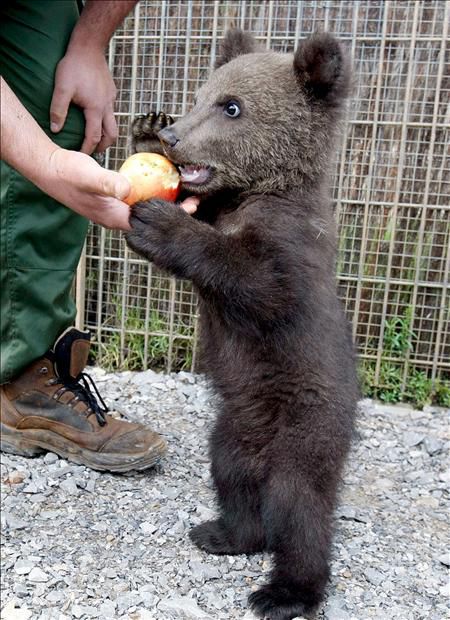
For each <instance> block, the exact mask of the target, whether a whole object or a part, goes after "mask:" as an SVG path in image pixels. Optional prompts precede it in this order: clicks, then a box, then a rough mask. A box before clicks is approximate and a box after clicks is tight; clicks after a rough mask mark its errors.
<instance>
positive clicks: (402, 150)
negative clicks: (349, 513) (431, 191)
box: [375, 2, 421, 381]
mask: <svg viewBox="0 0 450 620" xmlns="http://www.w3.org/2000/svg"><path fill="white" fill-rule="evenodd" d="M420 8H421V6H420V3H419V2H416V3H415V5H414V15H413V28H412V33H411V41H410V45H409V62H408V73H407V76H406V86H405V93H406V100H405V102H404V106H403V120H402V129H401V136H400V142H399V148H400V153H399V159H398V165H397V179H396V184H395V194H394V199H393V206H392V220H391V221H392V228H391V237H390V240H389V251H388V261H387V267H386V279H385V288H384V297H383V309H382V312H381V324H380V337H379V341H378V342H379V346H380V349H379V350H380V355H379V356H378V359H377V362H376V366H375V381H378V379H379V375H380V367H381V359H382V354H383V339H384V330H385V326H386V316H387V309H388V299H389V292H390V286H391V269H392V258H393V255H394V246H395V235H396V229H397V212H398V206H399V199H400V191H401V187H402V181H403V168H404V164H405V162H404V159H405V149H406V146H405V145H406V133H407V129H408V127H407V124H406V121H407V118H408V114H409V110H410V105H411V99H410V93H411V81H412V75H413V71H414V66H415V65H414V61H413V59H414V49H415V46H416V32H417V22H418V20H419V10H420ZM414 310H415V308H413V316H414Z"/></svg>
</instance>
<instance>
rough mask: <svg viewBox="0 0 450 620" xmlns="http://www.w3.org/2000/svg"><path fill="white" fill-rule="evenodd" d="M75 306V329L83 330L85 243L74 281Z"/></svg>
mask: <svg viewBox="0 0 450 620" xmlns="http://www.w3.org/2000/svg"><path fill="white" fill-rule="evenodd" d="M75 305H76V308H77V314H76V316H75V327H76V328H77V329H81V330H83V329H84V315H85V307H86V241H85V242H84V244H83V249H82V251H81V256H80V260H79V261H78V265H77V273H76V279H75Z"/></svg>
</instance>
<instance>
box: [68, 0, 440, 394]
mask: <svg viewBox="0 0 450 620" xmlns="http://www.w3.org/2000/svg"><path fill="white" fill-rule="evenodd" d="M449 23H450V4H449V3H448V2H444V1H432V0H426V1H415V0H412V1H399V0H396V1H393V2H389V1H388V0H370V1H361V2H357V1H350V2H349V1H339V0H337V1H335V0H331V1H309V0H305V1H300V2H298V1H290V0H282V1H260V0H251V1H250V0H249V1H245V0H242V1H240V2H213V1H207V0H204V1H176V0H173V1H170V2H164V1H162V2H160V1H157V2H154V1H150V0H142V1H141V2H140V3H139V4H138V5H137V6H136V8H135V10H134V13H133V14H131V15H130V16H129V17H128V18H127V19H126V21H125V23H124V25H123V27H122V28H121V29H120V30H119V31H118V32H117V33H116V35H115V36H114V38H113V39H112V41H111V44H110V48H109V60H110V66H111V69H112V71H113V74H114V77H115V80H116V84H117V87H118V91H119V95H118V103H117V118H118V124H119V128H120V138H119V141H118V144H117V146H116V147H115V148H113V149H111V151H110V153H109V156H108V160H107V165H108V166H109V167H111V168H113V169H117V168H118V167H119V165H120V164H121V162H122V161H123V160H124V159H125V157H126V156H127V155H128V154H129V150H128V135H129V129H130V122H131V120H132V119H133V117H134V116H135V115H137V114H140V113H145V112H148V111H150V110H160V109H162V110H164V111H165V112H167V113H169V114H171V115H173V116H174V117H179V116H182V115H184V114H185V113H186V111H188V110H189V108H190V106H191V105H192V102H193V97H194V93H195V92H196V90H197V89H198V87H199V86H200V85H201V84H202V83H203V82H204V81H205V79H206V78H207V75H208V72H209V70H210V68H211V67H212V65H213V63H214V58H215V54H216V52H217V49H218V45H219V44H220V40H221V37H222V36H223V34H224V32H225V31H226V29H227V28H229V27H231V26H239V27H241V28H243V29H244V30H248V31H250V32H252V33H254V34H255V35H256V37H257V39H258V40H260V41H262V42H263V44H265V45H267V47H270V48H271V49H274V50H277V51H283V52H285V51H292V50H293V49H294V47H295V44H296V42H297V41H298V40H299V39H301V38H303V37H305V36H308V35H309V34H310V33H313V32H316V31H323V30H326V31H330V32H332V33H334V34H335V35H337V36H338V37H339V38H340V39H341V40H342V41H343V42H344V43H345V44H346V45H347V46H348V48H349V50H350V52H351V54H352V57H353V64H354V70H355V92H354V97H353V100H352V102H351V105H350V109H349V123H348V129H347V136H346V139H345V140H344V141H343V145H342V149H341V152H340V154H339V156H338V160H337V162H336V175H335V180H334V195H335V199H336V205H337V215H338V218H339V226H340V242H339V257H338V286H339V291H340V295H341V298H342V300H343V301H344V303H345V306H346V310H347V314H348V316H349V318H350V320H351V321H352V324H353V333H354V336H355V340H356V343H357V347H358V349H359V352H360V355H361V358H362V360H363V363H364V366H365V367H364V373H365V378H366V381H367V382H368V384H371V385H372V386H378V393H379V394H380V393H381V395H382V396H383V389H388V388H389V389H390V387H391V388H392V389H394V391H395V389H398V390H400V392H401V393H403V394H404V393H405V390H407V389H408V385H410V384H411V382H412V383H414V381H416V382H417V381H419V382H420V381H421V380H422V381H428V382H430V381H435V380H436V379H439V380H440V381H442V380H445V379H446V378H448V376H449V371H450V333H449V332H450V329H449V322H450V316H449V314H450V310H449V307H450V304H449V298H450V295H449V265H450V250H449V246H450V223H449V222H450V206H449V205H450V200H449V197H450V158H449V152H448V148H449V122H450V112H449V94H450V84H449V32H448V30H449ZM77 297H78V307H79V323H80V324H83V325H85V326H86V327H88V328H89V329H90V330H91V331H93V333H94V334H95V336H96V347H97V361H98V363H100V364H103V365H105V366H108V367H120V368H146V367H149V366H150V367H159V368H164V369H166V370H173V369H181V368H191V367H192V366H193V364H194V363H195V356H196V301H195V295H194V294H193V292H192V289H191V286H190V284H189V283H186V282H175V281H174V280H172V279H171V278H168V277H167V276H166V275H164V274H161V273H160V272H158V271H157V270H156V269H155V268H153V267H152V266H151V265H149V264H148V263H146V262H145V261H143V260H141V259H140V258H138V257H137V256H136V255H134V254H132V253H131V252H130V251H129V250H128V249H127V247H126V245H125V243H124V241H123V239H122V238H121V236H120V234H118V233H116V232H110V231H106V230H103V229H100V228H99V227H94V228H93V229H92V231H91V233H90V235H89V238H88V242H87V248H86V253H85V256H84V258H83V260H82V262H81V264H80V268H79V274H78V284H77ZM392 386H393V387H392ZM393 400H395V399H394V398H393Z"/></svg>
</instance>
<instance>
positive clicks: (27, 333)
mask: <svg viewBox="0 0 450 620" xmlns="http://www.w3.org/2000/svg"><path fill="white" fill-rule="evenodd" d="M78 16H79V10H78V5H77V2H76V0H34V1H33V2H30V1H29V0H8V2H4V3H3V6H2V7H1V8H0V70H1V74H2V76H3V77H4V79H5V80H6V81H7V82H8V84H9V85H10V87H11V88H12V89H13V91H14V92H15V94H16V95H17V97H18V98H19V99H20V100H21V102H22V103H23V104H24V106H25V107H26V108H27V109H28V110H29V111H30V112H31V114H32V115H33V116H34V118H35V119H36V121H37V122H38V123H39V125H40V126H41V127H42V129H43V130H44V131H45V132H46V133H47V134H48V135H50V136H51V137H52V139H53V140H54V141H55V142H56V143H57V144H59V145H60V146H62V147H64V148H68V149H75V150H78V149H79V148H80V146H81V143H82V141H83V134H84V116H83V113H82V111H81V110H80V109H79V108H77V107H75V106H71V108H70V110H69V114H68V116H67V120H66V123H65V126H64V128H63V130H62V131H61V132H60V133H59V134H57V135H53V134H51V132H50V130H49V123H50V121H49V109H50V102H51V98H52V93H53V84H54V75H55V69H56V65H57V64H58V62H59V60H60V59H61V58H62V56H63V55H64V53H65V50H66V47H67V43H68V41H69V38H70V34H71V32H72V29H73V27H74V25H75V23H76V21H77V19H78ZM87 227H88V221H87V220H86V219H85V218H83V217H81V216H79V215H77V214H76V213H74V212H73V211H70V210H69V209H67V208H66V207H64V206H62V205H61V204H59V203H57V202H56V201H55V200H53V199H52V198H50V197H49V196H47V195H45V194H43V193H42V192H41V191H40V190H39V189H38V188H37V187H36V186H35V185H33V184H32V183H30V182H29V181H27V180H26V179H25V178H24V177H23V176H21V175H20V174H19V173H18V172H16V171H15V170H14V169H12V168H11V167H10V166H8V165H7V164H6V163H5V162H3V161H2V162H1V280H0V286H1V377H0V379H1V382H2V383H4V382H6V381H9V380H11V379H12V378H13V377H14V376H16V375H17V374H18V373H19V372H20V371H21V370H22V369H23V368H24V367H25V366H27V365H28V364H29V363H31V362H32V361H33V360H35V359H37V358H39V357H41V356H42V355H43V354H44V353H45V352H46V351H47V350H48V349H49V348H50V347H51V346H52V345H53V343H54V342H55V340H56V338H57V337H58V336H59V334H60V333H61V332H62V331H63V330H64V329H66V328H67V327H68V326H69V325H71V324H72V323H73V320H74V318H75V304H74V302H73V300H72V297H71V287H72V282H73V278H74V275H75V271H76V266H77V263H78V260H79V257H80V253H81V250H82V247H83V242H84V239H85V237H86V232H87Z"/></svg>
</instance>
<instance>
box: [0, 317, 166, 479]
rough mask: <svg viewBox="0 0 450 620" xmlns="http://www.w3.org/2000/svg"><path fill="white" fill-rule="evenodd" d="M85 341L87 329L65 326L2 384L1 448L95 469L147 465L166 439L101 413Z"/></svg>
mask: <svg viewBox="0 0 450 620" xmlns="http://www.w3.org/2000/svg"><path fill="white" fill-rule="evenodd" d="M89 341H90V337H89V334H88V333H87V332H80V331H78V330H76V329H74V328H71V329H69V330H67V331H66V332H64V333H63V334H62V335H61V336H60V338H59V339H58V340H57V341H56V344H55V346H54V348H53V350H52V351H49V352H48V353H47V354H46V355H45V356H44V357H43V358H42V359H39V360H37V361H35V362H33V363H32V364H31V365H30V366H29V367H28V368H27V369H26V370H25V371H24V372H23V373H22V374H21V375H20V376H19V377H18V378H17V379H15V380H14V381H12V382H11V383H7V384H5V385H2V386H1V449H2V451H4V452H9V453H10V454H18V455H21V456H35V455H37V454H41V453H42V452H46V451H50V452H55V453H56V454H59V456H61V457H63V458H65V459H67V460H69V461H73V462H74V463H79V464H81V465H86V466H87V467H91V468H92V469H99V470H109V471H115V472H125V471H130V470H133V469H139V470H140V469H147V468H148V467H151V466H152V465H154V464H155V463H156V461H158V459H159V458H160V457H161V456H162V455H163V454H164V453H165V451H166V444H165V441H164V440H163V439H162V437H160V436H159V435H158V434H157V433H154V432H153V431H151V430H149V429H147V428H146V427H145V426H142V425H141V424H135V423H131V422H126V421H124V420H117V419H115V418H113V417H111V416H108V415H106V413H107V411H108V409H107V407H106V405H105V403H104V401H103V399H102V398H101V396H100V394H99V393H98V390H97V388H96V386H95V384H94V382H93V380H92V379H91V377H89V375H86V374H85V373H83V372H82V370H83V368H84V367H85V365H86V362H87V358H88V354H89ZM91 387H93V388H94V390H95V393H96V395H97V397H98V399H99V402H98V401H97V399H96V397H95V396H94V394H93V393H92V392H91V389H90V388H91ZM99 403H100V404H99Z"/></svg>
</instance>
